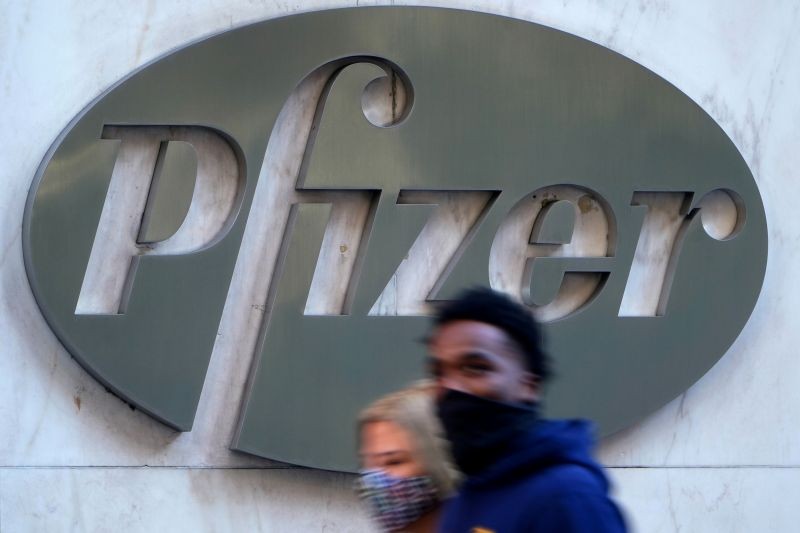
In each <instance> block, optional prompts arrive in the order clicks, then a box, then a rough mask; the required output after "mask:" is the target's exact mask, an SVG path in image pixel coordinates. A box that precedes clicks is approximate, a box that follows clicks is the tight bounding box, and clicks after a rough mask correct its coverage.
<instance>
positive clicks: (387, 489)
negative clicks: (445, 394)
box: [356, 382, 457, 533]
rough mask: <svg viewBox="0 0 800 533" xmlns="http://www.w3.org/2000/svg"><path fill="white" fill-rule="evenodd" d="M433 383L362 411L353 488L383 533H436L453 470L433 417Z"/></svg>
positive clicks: (453, 478) (395, 394)
mask: <svg viewBox="0 0 800 533" xmlns="http://www.w3.org/2000/svg"><path fill="white" fill-rule="evenodd" d="M433 394H434V391H433V384H432V383H430V382H420V383H417V384H415V385H413V386H411V387H409V388H407V389H403V390H401V391H398V392H394V393H392V394H389V395H387V396H384V397H383V398H380V399H379V400H377V401H375V402H374V403H373V404H372V405H370V406H369V407H367V408H366V409H364V411H362V413H361V416H360V417H359V420H358V432H359V456H360V459H361V467H362V472H361V475H360V477H359V480H358V482H357V484H356V486H357V490H358V493H359V495H360V496H361V497H362V498H363V499H364V500H365V501H367V503H368V504H369V506H370V511H371V512H372V515H373V517H374V518H375V520H376V521H377V522H378V523H379V524H380V526H381V527H382V528H383V530H384V531H407V532H411V533H428V532H433V531H436V527H437V525H438V518H439V511H440V508H441V504H442V502H443V501H444V499H445V498H447V497H448V496H449V495H450V494H451V492H452V491H453V489H454V485H455V482H456V479H457V474H456V471H455V470H454V469H453V467H452V463H451V462H450V459H449V457H448V452H447V441H446V440H444V437H443V433H442V430H441V427H440V426H439V420H438V419H437V418H436V414H435V410H434V409H435V408H434V403H433V402H434V398H433Z"/></svg>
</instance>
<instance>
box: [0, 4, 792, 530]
mask: <svg viewBox="0 0 800 533" xmlns="http://www.w3.org/2000/svg"><path fill="white" fill-rule="evenodd" d="M389 3H392V4H397V5H401V4H406V3H407V2H364V1H362V2H357V1H355V2H354V1H333V0H329V1H323V0H314V1H308V2H288V1H249V2H245V1H241V2H234V1H231V0H196V1H193V2H184V1H164V2H156V1H154V0H151V1H148V2H123V1H116V2H112V1H105V2H99V1H85V2H77V1H67V0H50V1H45V0H40V1H23V0H19V1H16V0H0V113H1V115H0V116H2V122H0V230H1V231H0V531H2V532H6V531H8V532H17V531H162V530H178V531H276V532H286V531H298V532H305V531H328V532H338V531H369V530H370V525H369V523H368V520H367V518H366V517H365V515H364V514H363V511H362V509H361V507H360V506H359V504H358V502H357V501H356V500H355V499H354V497H353V496H352V494H351V491H350V481H351V479H350V477H348V476H345V475H340V474H332V473H326V472H317V471H309V470H302V469H293V468H288V467H286V466H284V465H277V464H274V463H271V462H269V461H264V460H257V459H254V458H251V457H248V456H244V455H239V454H234V453H232V452H230V451H229V450H228V445H229V443H230V433H231V431H232V427H233V419H234V418H235V417H234V415H233V413H235V412H236V411H237V409H238V401H239V400H238V396H237V394H238V392H235V391H239V390H240V389H241V384H242V381H243V380H244V379H245V377H246V375H245V374H246V368H247V364H248V361H247V360H246V359H242V358H241V357H240V356H239V355H238V354H239V351H240V350H239V349H240V347H241V346H240V344H239V341H240V340H241V339H242V338H246V336H247V331H250V330H252V328H253V327H254V324H257V323H258V322H259V321H260V318H261V314H260V313H261V310H260V309H259V308H258V305H253V304H252V302H249V301H248V300H247V294H248V292H249V291H250V290H251V289H252V287H248V286H247V285H246V283H245V281H244V280H245V279H246V278H247V276H246V275H245V274H246V272H243V271H242V269H243V268H244V267H237V275H238V277H237V278H235V279H234V283H233V288H234V290H232V292H231V296H230V297H229V300H228V302H227V304H226V314H225V318H224V319H223V321H222V323H221V324H220V330H219V341H218V343H217V345H216V347H215V351H214V355H213V357H212V363H211V368H210V370H209V377H208V378H207V381H206V388H205V389H204V393H203V397H202V398H201V405H200V410H199V412H198V417H197V421H196V424H195V428H194V430H193V431H192V432H189V433H183V434H177V433H174V432H172V431H170V430H168V429H167V428H165V427H164V426H162V425H160V424H159V423H157V422H155V421H154V420H152V419H150V418H149V417H147V416H145V415H143V414H141V413H139V412H137V411H132V410H131V409H130V408H128V407H127V406H126V405H125V404H124V403H123V402H121V401H120V400H119V399H117V398H116V397H115V396H113V395H111V394H108V393H107V392H106V391H105V390H104V389H103V387H102V386H101V385H100V384H98V383H97V382H96V381H95V380H94V379H92V378H91V377H90V376H89V375H88V374H87V373H86V372H85V371H84V370H83V369H82V368H81V367H80V366H79V365H78V364H77V363H76V362H75V361H74V360H72V359H71V358H70V356H69V354H68V353H67V352H66V350H64V348H63V347H62V346H61V345H60V344H59V343H58V341H57V340H56V338H55V336H54V335H53V334H52V332H51V331H50V329H49V328H48V326H47V325H46V323H45V322H44V320H43V318H42V316H41V314H40V312H39V310H38V307H37V306H36V303H35V302H34V300H33V297H32V295H31V292H30V289H29V287H28V283H27V278H26V276H25V271H24V266H23V261H22V250H21V244H20V226H21V221H22V213H23V210H24V205H25V200H26V197H27V193H28V188H29V186H30V182H31V179H32V178H33V175H34V173H35V171H36V168H37V166H38V164H39V162H40V161H41V159H42V157H43V156H44V154H45V152H46V151H47V149H48V147H49V146H50V144H51V143H52V142H53V140H54V139H55V137H56V136H57V135H58V134H59V132H60V131H61V130H62V129H63V128H64V126H65V125H66V124H67V123H68V121H69V120H70V119H71V118H72V117H73V116H74V115H75V114H76V113H78V112H79V111H80V110H81V109H82V108H83V107H84V106H85V105H86V104H87V103H88V102H90V101H91V100H92V99H93V98H95V97H96V96H97V95H99V94H100V93H101V92H103V91H104V90H105V89H107V88H108V87H109V86H110V85H111V84H113V83H114V82H115V81H117V80H118V79H120V78H121V77H123V76H125V75H126V74H127V73H129V72H130V71H131V70H133V69H135V68H137V67H139V66H141V65H143V64H144V63H146V62H148V61H150V60H152V59H154V58H156V57H158V56H160V55H162V54H164V53H166V52H168V51H169V50H171V49H174V48H176V47H179V46H182V45H184V44H186V43H188V42H191V41H193V40H195V39H198V38H202V37H204V36H207V35H210V34H213V33H217V32H220V31H224V30H227V29H229V28H233V27H238V26H241V25H243V24H247V23H249V22H254V21H258V20H264V19H267V18H273V17H277V16H281V15H284V14H288V13H295V12H300V11H309V10H316V9H324V8H331V7H346V6H355V5H367V4H370V5H372V4H389ZM408 3H409V4H410V2H408ZM415 4H424V5H436V6H447V7H458V8H462V9H472V10H478V11H484V12H489V13H496V14H501V15H507V16H511V17H516V18H520V19H524V20H530V21H534V22H538V23H542V24H546V25H549V26H552V27H555V28H558V29H561V30H564V31H567V32H570V33H574V34H576V35H579V36H581V37H584V38H587V39H589V40H591V41H594V42H596V43H599V44H602V45H604V46H607V47H609V48H611V49H613V50H615V51H617V52H620V53H622V54H623V55H625V56H627V57H629V58H631V59H633V60H635V61H637V62H639V63H641V64H642V65H644V66H646V67H648V68H650V69H651V70H653V71H654V72H656V73H657V74H659V75H660V76H662V77H664V78H665V79H666V80H668V81H669V82H671V83H673V84H674V85H676V86H677V87H678V88H679V89H680V90H682V91H683V92H685V93H686V94H687V95H688V96H689V97H690V98H692V99H693V100H695V101H696V102H698V103H699V104H700V105H701V106H702V107H703V108H704V109H705V110H706V111H707V112H708V113H709V114H710V115H711V116H712V117H713V118H714V119H715V120H717V121H718V122H719V124H720V125H721V126H722V128H723V129H724V130H725V132H726V133H727V134H728V135H729V136H730V137H731V138H732V139H733V141H734V142H735V144H736V145H737V147H738V148H739V150H740V151H741V152H742V154H743V156H744V158H745V160H746V161H747V162H748V164H749V165H750V168H751V170H752V172H753V174H754V176H755V178H756V181H757V183H758V185H759V188H760V190H761V194H762V197H763V201H764V205H765V208H766V212H767V220H768V224H769V239H770V242H769V246H770V257H769V262H768V266H767V277H766V281H765V284H764V288H763V291H762V295H761V299H760V301H759V303H758V304H757V305H756V308H755V310H754V312H753V316H752V317H751V320H750V322H749V323H748V324H747V326H746V327H745V329H744V331H743V332H742V334H741V335H740V337H739V339H738V340H737V341H736V342H735V343H734V345H733V346H732V347H731V349H730V350H729V351H728V353H727V354H726V355H725V356H724V357H723V358H722V359H721V360H720V362H719V363H718V364H717V365H716V366H715V367H714V368H713V369H712V370H711V371H710V372H709V373H708V374H707V375H706V376H704V377H703V378H702V379H701V380H700V381H698V382H697V383H696V384H695V385H694V386H692V387H691V388H690V389H689V390H688V391H687V392H686V393H684V394H683V395H681V397H680V398H677V399H676V400H675V401H673V402H671V403H670V404H668V405H667V406H665V407H664V408H662V409H661V410H659V411H658V412H656V413H654V414H652V415H651V416H649V417H648V418H646V419H645V420H643V421H642V422H641V423H639V424H637V425H636V426H635V427H633V428H630V429H628V430H626V431H624V432H622V433H620V434H617V435H615V436H612V437H611V438H609V439H607V440H606V441H604V442H602V443H601V446H600V449H599V455H600V458H601V460H602V461H603V462H604V463H605V464H606V465H607V466H608V467H609V471H610V474H611V476H612V478H613V480H614V482H615V484H616V496H617V498H618V500H619V501H620V502H621V503H622V505H623V506H624V508H625V511H626V513H627V515H628V517H629V519H630V522H631V524H632V525H633V526H634V527H635V528H636V529H637V530H638V531H644V532H650V531H655V532H668V531H682V532H686V531H698V532H716V531H741V532H749V531H787V532H788V531H796V530H797V524H798V523H800V507H799V506H797V505H796V504H795V502H796V501H797V500H798V496H800V425H798V424H797V420H800V416H799V415H800V372H798V370H800V363H798V358H797V357H796V346H797V345H798V344H800V328H798V326H797V323H798V320H797V308H798V306H800V284H798V283H796V282H795V281H794V276H793V275H792V272H793V271H794V270H795V267H796V266H797V264H798V261H797V259H798V257H797V256H798V252H800V216H799V215H798V211H797V209H798V204H797V202H796V201H795V198H794V194H797V185H796V183H797V178H798V176H797V173H798V172H797V168H798V167H799V166H800V149H798V148H799V147H800V127H798V123H800V99H799V98H798V97H797V94H798V87H799V86H800V32H798V31H797V28H798V27H800V4H799V3H797V2H795V1H792V0H785V1H780V0H773V1H770V2H753V1H745V0H738V1H724V0H697V1H689V0H680V1H674V2H669V1H664V0H638V1H623V0H606V1H597V0H563V1H558V2H556V1H542V2H534V1H524V0H519V1H516V2H515V1H512V0H506V1H500V0H472V1H468V0H455V1H452V2H443V1H442V2H417V3H415ZM258 237H259V236H256V237H254V238H258ZM260 238H266V239H269V238H270V237H269V236H268V235H265V236H260ZM234 340H236V342H234ZM231 391H234V392H233V393H232V392H231Z"/></svg>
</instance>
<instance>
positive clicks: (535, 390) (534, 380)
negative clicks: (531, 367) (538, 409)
mask: <svg viewBox="0 0 800 533" xmlns="http://www.w3.org/2000/svg"><path fill="white" fill-rule="evenodd" d="M520 379H521V381H522V391H523V400H524V401H526V402H531V403H533V402H538V401H539V397H540V395H541V389H542V387H541V385H542V380H541V379H539V376H538V375H536V374H534V373H533V372H525V373H523V374H522V376H521V377H520Z"/></svg>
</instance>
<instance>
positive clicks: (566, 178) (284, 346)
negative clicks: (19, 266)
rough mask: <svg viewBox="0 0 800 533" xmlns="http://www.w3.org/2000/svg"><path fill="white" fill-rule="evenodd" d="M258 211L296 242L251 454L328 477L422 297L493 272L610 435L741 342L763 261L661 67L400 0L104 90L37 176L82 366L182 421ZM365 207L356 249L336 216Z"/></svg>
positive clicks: (719, 137)
mask: <svg viewBox="0 0 800 533" xmlns="http://www.w3.org/2000/svg"><path fill="white" fill-rule="evenodd" d="M382 92H383V93H385V94H388V95H389V97H388V100H387V101H386V102H384V103H385V104H386V105H385V106H384V109H383V110H382V111H381V110H380V109H378V110H377V111H376V110H375V109H374V108H373V107H371V104H370V103H369V102H370V98H369V97H370V95H372V94H381V93H382ZM303 110H305V111H303ZM309 110H310V111H309ZM279 179H283V180H286V179H288V180H289V182H288V183H289V184H290V186H289V188H288V189H287V191H288V192H286V193H285V194H284V195H283V196H280V194H279V193H276V194H277V195H278V196H277V198H278V199H277V200H276V201H275V202H274V203H273V204H269V205H265V204H259V203H258V202H254V198H258V195H256V191H257V188H258V187H261V186H270V184H271V183H272V181H271V180H279ZM265 184H266V185H265ZM276 190H278V191H279V192H280V190H279V189H276ZM275 206H277V207H275ZM265 209H268V210H269V212H267V213H263V210H265ZM259 213H260V214H262V215H264V216H262V218H261V219H259V220H264V219H266V220H268V221H269V222H268V224H269V225H270V228H272V229H274V230H275V231H276V232H277V234H278V235H280V236H281V237H280V239H281V243H282V244H281V246H280V251H279V254H278V256H277V257H276V265H275V270H274V275H273V276H272V279H271V281H270V283H269V292H268V293H267V294H264V295H261V299H262V301H264V302H266V306H267V309H268V311H269V312H268V313H267V314H266V315H265V317H266V318H265V321H264V324H263V326H262V330H261V341H260V342H259V344H258V348H257V352H256V354H255V363H254V366H253V371H252V376H251V382H250V385H249V390H248V392H247V395H246V401H245V403H244V405H243V406H242V414H241V420H240V426H239V432H238V436H237V438H236V440H235V442H234V443H233V448H234V449H237V450H241V451H245V452H249V453H253V454H256V455H260V456H264V457H269V458H272V459H278V460H282V461H287V462H291V463H296V464H302V465H307V466H313V467H319V468H327V469H337V470H340V469H342V470H347V469H351V468H352V467H353V465H354V450H355V444H354V440H353V439H354V435H353V420H354V417H355V414H356V413H357V411H358V410H359V408H361V407H362V406H364V405H365V404H367V403H368V402H369V401H371V400H372V399H374V398H375V397H377V396H378V395H380V394H382V393H385V392H387V391H389V390H392V389H395V388H397V387H399V386H402V385H404V384H405V383H407V382H409V381H410V380H412V379H415V378H417V377H420V376H421V375H423V373H424V365H423V358H424V349H423V347H422V346H420V345H419V344H418V342H417V341H418V339H419V338H420V337H421V336H422V335H423V334H424V332H425V330H426V327H427V323H428V321H427V318H426V317H425V316H424V304H425V302H426V301H427V302H430V301H435V300H441V299H446V298H448V297H449V296H451V295H453V294H454V293H455V292H457V291H458V290H459V289H461V288H464V287H467V286H471V285H475V284H482V285H489V284H491V285H492V286H493V287H495V288H497V289H499V290H504V291H506V292H509V293H511V294H512V295H513V296H515V297H516V298H518V299H520V300H521V301H523V302H525V303H526V304H528V305H530V306H531V308H532V309H533V310H535V312H536V313H538V314H539V316H540V317H541V318H542V319H543V320H544V321H545V322H546V325H545V329H546V335H547V339H548V346H549V351H550V352H551V353H552V355H553V357H554V359H555V361H556V367H557V379H556V380H555V382H554V383H553V385H552V386H551V387H550V389H549V390H548V393H547V399H546V411H547V413H548V414H549V415H551V416H582V417H589V418H592V419H594V420H596V421H597V422H598V423H599V424H600V426H601V428H602V431H603V432H604V433H606V434H607V433H610V432H613V431H616V430H618V429H620V428H623V427H625V426H627V425H629V424H631V423H632V422H634V421H635V420H637V419H639V418H640V417H642V416H644V415H645V414H647V413H649V412H652V411H653V410H654V409H656V408H658V407H659V406H661V405H663V404H665V403H666V402H667V401H669V400H671V399H672V398H674V397H675V396H677V395H678V394H680V393H681V392H683V391H684V390H686V389H687V388H688V387H689V386H690V385H691V384H692V383H694V382H695V381H696V380H697V379H699V377H700V376H702V375H703V374H704V373H705V372H706V371H707V370H708V369H709V368H710V367H711V366H712V365H713V364H714V363H715V362H716V361H717V360H718V359H719V358H720V357H721V356H722V355H723V354H724V353H725V352H726V350H727V349H728V348H729V347H730V345H731V343H732V342H733V341H734V339H735V338H736V337H737V335H738V334H739V332H740V331H741V330H742V328H743V327H744V324H745V323H746V321H747V319H748V317H749V315H750V312H751V311H752V309H753V306H754V305H755V302H756V300H757V297H758V293H759V290H760V287H761V283H762V281H763V276H764V271H765V266H766V258H767V234H766V219H765V213H764V208H763V205H762V202H761V199H760V196H759V193H758V189H757V187H756V184H755V181H754V179H753V176H752V175H751V173H750V171H749V169H748V168H747V165H746V164H745V162H744V161H743V159H742V157H741V156H740V154H739V153H738V151H737V150H736V148H735V147H734V145H733V143H732V142H731V141H730V139H729V138H728V137H727V136H726V135H725V134H724V133H723V131H722V130H721V129H720V128H719V127H718V126H717V124H716V123H715V122H714V121H713V120H712V119H711V118H710V117H709V116H708V115H707V114H706V113H705V112H704V111H703V110H702V109H701V108H700V107H699V106H697V105H696V104H695V103H693V102H692V101H691V100H690V99H689V98H688V97H687V96H686V95H684V94H683V93H681V92H680V91H678V90H677V89H676V88H675V87H673V86H672V85H670V84H669V83H667V82H666V81H665V80H663V79H661V78H659V77H658V76H657V75H655V74H653V73H652V72H650V71H648V70H647V69H645V68H644V67H642V66H640V65H638V64H636V63H634V62H632V61H630V60H628V59H626V58H624V57H622V56H620V55H618V54H616V53H614V52H612V51H610V50H608V49H605V48H603V47H601V46H598V45H596V44H593V43H590V42H588V41H585V40H583V39H580V38H577V37H575V36H571V35H568V34H565V33H562V32H559V31H555V30H552V29H549V28H546V27H542V26H539V25H536V24H532V23H527V22H522V21H517V20H512V19H507V18H502V17H498V16H493V15H487V14H480V13H471V12H463V11H456V10H446V9H433V8H416V7H414V8H412V7H402V8H399V7H398V8H394V7H391V8H390V7H384V8H356V9H343V10H332V11H323V12H315V13H307V14H302V15H296V16H291V17H285V18H280V19H275V20H269V21H266V22H263V23H258V24H254V25H251V26H247V27H243V28H239V29H235V30H232V31H229V32H226V33H223V34H221V35H217V36H215V37H212V38H209V39H206V40H203V41H201V42H198V43H195V44H192V45H190V46H187V47H185V48H182V49H180V50H178V51H175V52H173V53H171V54H169V55H167V56H165V57H163V58H161V59H159V60H157V61H155V62H153V63H152V64H150V65H147V66H146V67H144V68H142V69H140V70H139V71H137V72H135V73H133V74H131V75H130V76H129V77H127V78H126V79H124V80H122V81H121V82H120V83H119V84H117V85H116V86H115V87H113V88H112V89H110V90H109V91H108V92H106V93H105V94H103V95H102V96H101V97H99V98H98V99H97V100H95V101H94V102H93V103H92V104H91V105H89V106H88V107H87V108H86V109H85V110H84V111H83V112H82V113H81V114H79V116H77V117H76V118H75V119H74V120H73V122H72V123H70V125H69V126H68V127H67V128H66V129H65V131H64V132H63V133H62V135H61V136H60V137H59V138H58V139H57V140H56V142H55V143H54V145H53V147H52V149H51V151H50V152H49V153H48V155H47V156H46V158H45V160H44V161H43V162H42V165H41V167H40V170H39V172H38V174H37V176H36V178H35V181H34V184H33V186H32V188H31V192H30V196H29V201H28V205H27V209H26V214H25V223H24V228H23V233H24V234H23V242H24V252H25V259H26V267H27V271H28V276H29V279H30V282H31V286H32V288H33V291H34V293H35V296H36V299H37V301H38V303H39V305H40V307H41V309H42V311H43V313H44V315H45V317H46V319H47V321H48V323H49V324H50V326H51V327H52V328H53V330H54V331H55V332H56V334H57V335H58V337H59V338H60V340H61V341H62V342H63V343H64V345H65V346H66V347H67V349H68V350H69V351H70V352H71V353H72V354H73V355H74V356H75V358H76V359H77V360H78V361H80V363H81V364H82V365H83V366H84V367H85V368H86V369H87V370H88V371H89V372H91V373H92V374H93V375H94V376H95V377H96V378H97V379H99V380H100V381H102V382H103V383H104V384H105V385H107V386H108V387H110V388H111V389H112V390H113V391H115V392H116V393H117V394H119V395H120V396H121V397H123V398H124V399H125V400H126V401H128V402H130V403H131V404H133V405H135V406H137V407H138V408H141V409H143V410H144V411H146V412H147V413H149V414H150V415H152V416H154V417H155V418H157V419H159V420H161V421H162V422H164V423H166V424H168V425H170V426H172V427H174V428H175V429H178V430H181V431H187V430H189V429H191V426H192V420H193V418H194V414H195V411H196V408H197V404H198V400H199V396H200V392H201V389H202V387H203V381H204V379H205V375H206V370H207V368H208V364H209V358H210V355H211V351H212V349H213V346H214V341H215V336H216V332H217V327H218V324H219V321H220V317H221V314H222V312H223V306H224V304H225V299H226V294H227V291H228V287H229V283H230V280H231V276H232V272H233V269H234V265H235V263H236V260H237V256H238V255H239V254H240V252H241V250H240V248H241V245H242V241H243V235H244V233H245V229H246V227H247V226H248V221H249V220H250V221H252V220H255V215H256V214H259ZM347 216H350V217H351V218H350V219H349V221H346V223H344V224H343V226H342V227H347V228H349V229H350V230H352V231H355V232H356V234H357V236H358V238H357V239H356V240H357V242H358V246H357V247H356V248H357V249H356V250H351V251H350V252H351V255H349V256H348V257H350V259H348V261H349V262H346V264H345V265H344V266H342V264H344V263H342V261H344V260H342V261H340V262H339V263H336V261H329V260H328V259H325V258H331V257H335V256H336V253H335V252H336V248H335V247H337V246H338V245H337V243H336V242H334V240H333V239H332V238H331V239H328V238H326V236H327V235H329V234H330V232H331V231H332V230H331V228H332V226H333V225H334V223H335V222H336V221H337V220H338V221H341V220H344V219H346V218H347ZM251 223H252V222H251ZM448 224H450V226H448ZM449 227H453V228H456V227H457V228H460V230H459V231H457V232H455V231H444V232H442V231H439V233H437V229H438V230H441V229H442V228H445V229H447V228H449ZM442 234H443V235H445V237H446V238H445V239H444V240H443V241H442V242H441V243H439V244H437V241H436V239H435V238H433V237H431V238H429V239H428V241H426V242H428V247H429V251H428V252H427V253H426V252H424V251H420V250H419V249H418V248H419V247H421V246H422V245H419V246H418V244H419V243H420V242H422V241H424V240H425V238H427V237H424V236H428V237H430V236H431V235H442ZM430 243H434V245H435V246H434V245H431V244H430ZM431 246H433V248H431ZM331 247H334V248H331ZM415 247H416V248H415ZM430 249H433V250H434V251H433V252H431V251H430ZM331 250H333V252H331ZM341 253H342V257H344V255H345V251H344V250H342V252H341ZM331 265H333V266H331ZM336 265H338V266H336ZM330 268H338V269H339V270H337V271H336V275H335V276H333V277H332V279H333V282H332V284H329V285H328V286H327V288H325V287H326V286H324V284H319V285H315V279H316V278H317V277H322V276H324V275H325V274H326V272H325V270H326V269H330ZM404 280H405V281H404ZM393 284H395V285H396V289H395V290H394V292H392V290H390V289H391V287H393V286H394V285H393ZM319 287H323V289H324V290H323V289H319ZM318 289H319V290H318ZM320 291H322V292H323V293H324V294H322V295H320V294H315V292H320ZM404 291H405V293H408V291H411V292H413V293H414V294H415V295H418V296H414V297H415V298H417V300H419V302H417V303H418V304H419V305H417V306H414V305H412V306H410V307H408V306H405V307H404V306H403V305H400V304H399V303H398V302H399V301H400V299H402V298H401V296H398V295H402V294H404ZM333 293H335V294H336V295H337V298H338V299H336V298H333V299H331V298H328V296H326V295H329V294H333ZM320 298H322V300H325V298H328V300H326V301H327V304H326V305H322V306H317V307H315V305H316V304H315V302H317V301H319V300H320ZM411 299H412V300H413V298H411ZM406 300H408V298H406ZM331 302H332V303H331ZM420 309H423V311H420Z"/></svg>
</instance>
